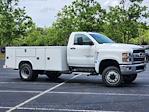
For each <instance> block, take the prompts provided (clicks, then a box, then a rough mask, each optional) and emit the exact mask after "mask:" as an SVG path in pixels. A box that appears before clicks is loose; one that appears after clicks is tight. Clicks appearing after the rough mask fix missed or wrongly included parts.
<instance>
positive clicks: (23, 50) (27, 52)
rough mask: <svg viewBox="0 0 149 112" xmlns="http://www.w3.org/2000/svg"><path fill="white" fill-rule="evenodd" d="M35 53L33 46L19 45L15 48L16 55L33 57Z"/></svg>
mask: <svg viewBox="0 0 149 112" xmlns="http://www.w3.org/2000/svg"><path fill="white" fill-rule="evenodd" d="M35 55H36V53H35V48H30V47H20V48H16V56H17V57H34V56H35Z"/></svg>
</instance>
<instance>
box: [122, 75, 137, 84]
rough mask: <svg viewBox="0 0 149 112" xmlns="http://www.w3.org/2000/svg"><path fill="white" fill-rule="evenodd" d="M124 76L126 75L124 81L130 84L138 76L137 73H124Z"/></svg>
mask: <svg viewBox="0 0 149 112" xmlns="http://www.w3.org/2000/svg"><path fill="white" fill-rule="evenodd" d="M123 77H124V83H125V84H130V83H132V82H133V81H134V80H135V79H136V78H137V74H131V75H124V76H123Z"/></svg>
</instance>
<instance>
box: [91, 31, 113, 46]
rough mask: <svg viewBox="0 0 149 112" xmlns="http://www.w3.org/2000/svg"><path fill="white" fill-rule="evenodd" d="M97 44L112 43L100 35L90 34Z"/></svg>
mask: <svg viewBox="0 0 149 112" xmlns="http://www.w3.org/2000/svg"><path fill="white" fill-rule="evenodd" d="M90 35H91V36H92V37H93V38H94V39H95V40H96V41H97V42H98V43H99V44H103V43H114V41H112V40H111V39H110V38H108V37H106V36H104V35H102V34H98V33H96V34H90Z"/></svg>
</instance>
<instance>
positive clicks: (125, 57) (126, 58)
mask: <svg viewBox="0 0 149 112" xmlns="http://www.w3.org/2000/svg"><path fill="white" fill-rule="evenodd" d="M122 61H123V62H130V61H131V54H130V53H122Z"/></svg>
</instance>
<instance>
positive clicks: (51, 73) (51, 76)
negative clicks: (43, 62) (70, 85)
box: [47, 72, 61, 80]
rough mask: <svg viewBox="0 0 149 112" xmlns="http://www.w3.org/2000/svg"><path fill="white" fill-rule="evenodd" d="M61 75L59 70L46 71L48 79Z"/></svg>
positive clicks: (54, 78)
mask: <svg viewBox="0 0 149 112" xmlns="http://www.w3.org/2000/svg"><path fill="white" fill-rule="evenodd" d="M60 75H61V73H60V72H47V77H48V78H49V79H50V80H56V79H57V78H58V77H59V76H60Z"/></svg>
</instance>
